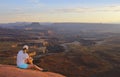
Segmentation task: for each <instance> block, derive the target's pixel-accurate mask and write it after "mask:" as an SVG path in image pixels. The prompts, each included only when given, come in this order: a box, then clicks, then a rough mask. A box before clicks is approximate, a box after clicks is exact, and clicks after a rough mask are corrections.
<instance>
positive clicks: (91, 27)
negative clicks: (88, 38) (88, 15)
mask: <svg viewBox="0 0 120 77" xmlns="http://www.w3.org/2000/svg"><path fill="white" fill-rule="evenodd" d="M53 27H54V28H55V29H57V30H60V31H61V30H62V31H83V32H86V31H87V32H114V33H120V24H101V23H54V24H53Z"/></svg>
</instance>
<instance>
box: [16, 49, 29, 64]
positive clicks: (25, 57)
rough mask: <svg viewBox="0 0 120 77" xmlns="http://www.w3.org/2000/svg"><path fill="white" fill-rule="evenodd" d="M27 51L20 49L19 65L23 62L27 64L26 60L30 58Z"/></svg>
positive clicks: (18, 55)
mask: <svg viewBox="0 0 120 77" xmlns="http://www.w3.org/2000/svg"><path fill="white" fill-rule="evenodd" d="M28 57H29V56H28V54H27V53H23V50H20V51H19V52H18V54H17V66H18V65H21V64H25V60H26V59H27V58H28Z"/></svg>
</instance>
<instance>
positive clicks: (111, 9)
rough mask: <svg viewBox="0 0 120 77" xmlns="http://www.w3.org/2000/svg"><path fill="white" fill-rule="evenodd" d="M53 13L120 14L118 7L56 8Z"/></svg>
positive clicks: (119, 7)
mask: <svg viewBox="0 0 120 77" xmlns="http://www.w3.org/2000/svg"><path fill="white" fill-rule="evenodd" d="M54 12H59V13H83V12H120V6H103V7H87V8H86V7H77V8H58V9H54Z"/></svg>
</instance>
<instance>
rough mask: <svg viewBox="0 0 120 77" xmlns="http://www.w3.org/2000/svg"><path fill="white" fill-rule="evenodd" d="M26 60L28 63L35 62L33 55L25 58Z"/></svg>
mask: <svg viewBox="0 0 120 77" xmlns="http://www.w3.org/2000/svg"><path fill="white" fill-rule="evenodd" d="M25 62H26V63H27V64H33V58H32V57H28V58H27V59H26V60H25Z"/></svg>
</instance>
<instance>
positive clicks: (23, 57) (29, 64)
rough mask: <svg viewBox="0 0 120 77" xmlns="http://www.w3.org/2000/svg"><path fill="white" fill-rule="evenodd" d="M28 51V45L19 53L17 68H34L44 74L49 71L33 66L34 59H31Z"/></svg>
mask: <svg viewBox="0 0 120 77" xmlns="http://www.w3.org/2000/svg"><path fill="white" fill-rule="evenodd" d="M27 51H28V45H24V46H23V49H22V50H20V51H19V52H18V54H17V67H19V68H22V69H27V68H33V69H36V70H39V71H43V72H45V71H47V70H45V69H42V68H40V67H38V66H37V65H35V64H33V59H32V57H29V55H28V54H27Z"/></svg>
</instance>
